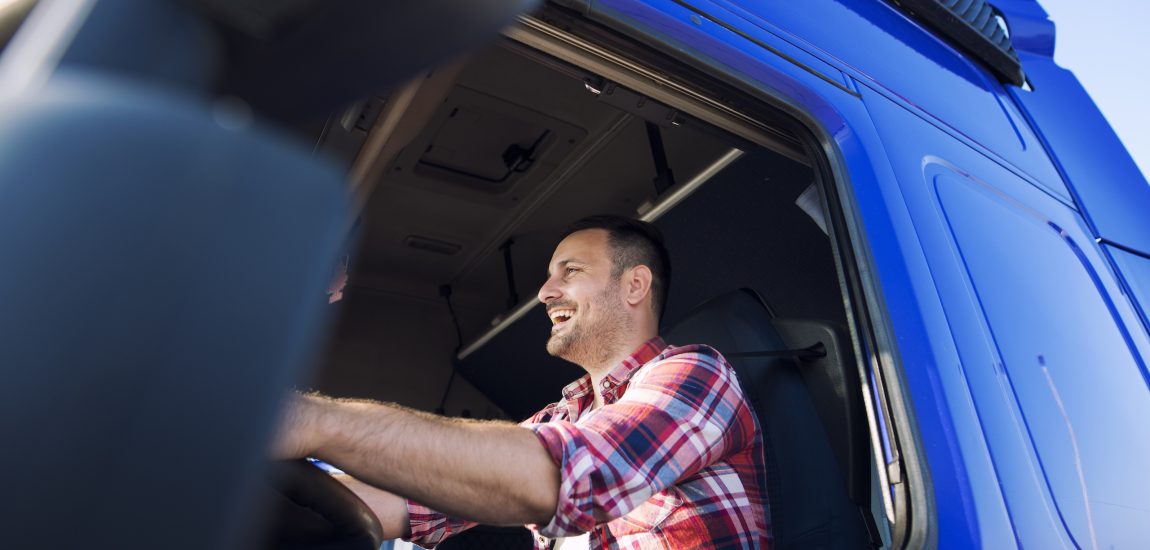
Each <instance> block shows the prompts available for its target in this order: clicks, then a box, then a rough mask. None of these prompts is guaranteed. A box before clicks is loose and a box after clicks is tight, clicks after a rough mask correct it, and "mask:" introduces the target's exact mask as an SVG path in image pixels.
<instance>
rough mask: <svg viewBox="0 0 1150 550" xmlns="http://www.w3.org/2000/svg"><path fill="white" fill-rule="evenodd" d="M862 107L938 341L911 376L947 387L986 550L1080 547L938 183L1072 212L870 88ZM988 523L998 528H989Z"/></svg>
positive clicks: (921, 303)
mask: <svg viewBox="0 0 1150 550" xmlns="http://www.w3.org/2000/svg"><path fill="white" fill-rule="evenodd" d="M863 99H864V101H865V102H866V105H867V109H868V110H869V112H870V114H871V115H872V117H873V118H874V121H875V124H876V126H877V129H878V132H879V136H880V138H882V139H883V142H884V143H883V145H884V147H885V148H886V150H887V153H888V157H889V159H890V163H891V167H892V170H893V172H894V177H895V178H896V179H897V182H896V183H895V184H894V185H892V186H891V187H892V189H891V190H890V191H889V192H890V193H891V194H892V195H894V196H897V197H898V198H899V199H901V200H902V201H904V206H903V208H905V209H906V210H907V211H908V213H907V216H908V217H909V219H910V220H911V222H908V223H907V224H906V225H904V226H902V227H900V228H899V229H900V233H901V234H900V238H901V239H902V240H904V241H907V243H906V244H905V245H904V250H905V252H904V255H905V257H906V258H907V259H906V261H907V263H908V265H913V264H914V263H917V262H918V261H922V262H923V263H924V264H925V265H924V266H923V267H921V268H918V269H916V270H914V271H912V273H913V277H912V279H911V280H910V281H908V282H907V287H906V289H905V290H903V291H902V293H903V294H907V293H909V292H913V293H914V294H916V295H917V296H918V307H919V309H920V310H921V312H922V313H921V314H922V315H923V316H924V320H925V321H926V322H927V323H929V327H930V328H929V332H927V333H926V334H925V335H924V337H927V338H929V345H930V346H932V347H933V348H934V350H935V351H934V353H935V355H936V357H937V359H935V361H936V364H935V365H934V366H930V365H928V364H916V363H911V362H910V361H905V363H906V364H907V365H908V366H907V371H908V372H913V371H915V370H925V371H927V372H928V373H929V374H930V376H931V377H932V378H935V379H937V380H938V382H937V385H938V386H939V390H938V393H939V394H941V396H942V397H940V401H942V402H943V403H944V404H945V405H946V406H947V407H948V408H949V409H950V414H951V415H952V418H953V419H954V422H955V427H954V430H955V432H956V433H957V434H959V435H958V437H957V438H956V439H957V444H958V445H959V447H960V451H961V452H960V456H961V459H962V461H963V463H964V468H965V470H966V472H967V474H966V475H969V476H971V477H972V482H971V486H972V490H971V494H970V495H969V496H967V498H970V499H971V500H973V501H974V502H973V504H972V505H971V506H972V507H973V508H974V509H975V510H976V513H977V516H978V520H979V526H980V528H981V529H982V531H984V532H985V533H987V534H985V535H983V536H982V537H981V540H982V545H983V546H989V547H995V548H998V547H1005V546H1007V545H1008V543H1007V542H1006V541H1007V540H1009V539H1010V538H1013V537H1011V536H1010V535H1004V534H1003V533H1002V531H1007V532H1012V535H1014V536H1017V537H1018V540H1019V541H1020V542H1022V544H1024V545H1027V546H1032V547H1035V548H1069V547H1072V546H1073V544H1072V543H1071V541H1070V539H1069V537H1068V536H1067V535H1066V533H1065V530H1064V529H1063V528H1062V526H1061V523H1060V522H1059V521H1058V520H1057V515H1058V511H1057V509H1056V508H1055V505H1054V500H1053V497H1052V496H1051V495H1050V494H1049V491H1048V489H1047V488H1046V487H1045V485H1044V484H1042V483H1040V482H1039V478H1040V477H1041V474H1040V467H1039V464H1038V460H1037V458H1036V456H1035V455H1034V452H1033V450H1032V445H1031V444H1030V441H1029V437H1028V436H1027V434H1026V432H1025V426H1024V424H1023V422H1022V418H1021V413H1020V412H1019V410H1018V407H1017V405H1016V404H1015V400H1014V398H1013V396H1012V395H1010V392H1009V391H1008V389H1006V388H1004V386H1003V384H1002V380H1003V378H1004V377H1003V376H1002V369H1001V361H998V360H996V359H995V355H994V352H993V349H992V346H991V344H990V342H989V341H988V339H987V337H986V336H985V333H986V331H985V330H984V321H982V314H981V312H980V311H979V310H977V309H975V308H974V307H972V305H971V304H972V303H973V300H974V298H973V296H972V295H973V293H972V292H971V291H969V290H968V287H969V285H968V284H967V283H966V280H965V278H964V275H963V273H964V269H963V267H962V265H961V263H960V262H959V260H958V256H957V253H956V252H955V250H954V247H953V245H952V244H951V243H952V238H951V237H950V235H949V230H947V228H946V226H945V224H944V223H943V215H942V212H941V210H940V207H939V206H938V201H937V198H936V196H935V193H934V190H933V180H934V179H935V178H936V176H937V175H938V174H941V173H948V174H969V173H972V172H973V173H975V174H979V175H980V177H982V178H986V179H990V180H992V181H995V182H998V183H1000V184H1002V183H1004V184H1013V186H1014V187H1016V188H1017V189H1018V190H1020V191H1022V192H1025V193H1029V195H1030V196H1032V198H1036V199H1040V200H1041V199H1045V200H1046V201H1047V202H1048V203H1049V204H1052V205H1058V206H1059V207H1061V208H1063V209H1064V210H1068V209H1066V207H1065V206H1064V205H1061V204H1060V203H1059V202H1057V201H1055V200H1053V199H1051V198H1050V197H1049V196H1048V195H1046V194H1044V193H1042V192H1041V191H1039V190H1038V189H1037V188H1035V187H1033V186H1031V185H1029V184H1028V183H1027V182H1025V181H1023V180H1021V179H1020V178H1018V177H1017V176H1016V175H1014V174H1012V173H1011V172H1009V171H1007V170H1005V169H1004V168H1002V167H1001V166H999V165H998V164H996V163H994V162H992V161H991V160H990V159H988V158H986V157H984V156H982V155H980V154H978V153H977V152H976V151H975V150H974V149H971V148H969V147H966V146H965V145H963V144H962V143H959V142H957V141H956V140H954V139H953V138H952V137H951V136H949V135H947V134H946V133H944V132H942V131H940V130H938V129H937V128H935V127H933V126H930V125H928V124H925V123H923V122H922V121H921V120H919V119H918V118H917V117H916V116H915V115H914V114H913V113H911V112H910V111H908V110H907V109H904V108H902V107H900V106H899V105H897V104H895V103H893V102H891V101H890V100H888V99H887V98H885V97H883V96H881V95H878V94H877V93H875V92H873V91H871V90H869V89H863ZM956 166H961V167H962V168H961V169H959V168H957V167H956ZM961 177H966V176H965V175H963V176H961ZM908 226H909V227H908ZM916 256H917V257H918V258H921V260H918V259H916V258H915V257H916ZM888 299H889V298H888ZM920 360H921V358H920ZM920 391H921V390H920ZM917 398H918V395H916V399H917ZM921 414H926V413H921ZM924 431H925V429H924ZM964 433H965V435H963V434H964ZM983 468H990V469H991V472H990V473H989V474H987V473H983V474H982V476H984V477H986V478H987V479H986V480H982V481H981V482H978V480H977V479H976V478H975V474H976V473H978V472H981V471H982V469H983ZM990 483H992V484H994V486H995V488H996V489H998V490H1000V491H1001V493H1002V496H1001V497H1000V498H1005V501H1006V507H1007V509H1008V511H1009V515H1008V516H1007V517H1001V516H1000V515H999V513H998V512H996V508H995V507H990V506H987V505H986V502H987V501H989V500H990V499H991V497H990V495H989V490H988V489H984V490H982V491H981V492H977V491H976V489H977V488H978V487H980V486H983V485H982V484H990ZM988 524H989V525H991V526H994V527H995V528H996V529H992V528H991V527H989V526H987V527H984V526H985V525H988ZM1004 524H1005V525H1004Z"/></svg>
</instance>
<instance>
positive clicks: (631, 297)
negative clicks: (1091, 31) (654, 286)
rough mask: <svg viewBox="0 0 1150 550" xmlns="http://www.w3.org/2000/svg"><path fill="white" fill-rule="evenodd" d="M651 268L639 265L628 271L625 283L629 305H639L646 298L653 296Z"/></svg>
mask: <svg viewBox="0 0 1150 550" xmlns="http://www.w3.org/2000/svg"><path fill="white" fill-rule="evenodd" d="M651 277H652V275H651V268H649V267H647V266H645V265H641V264H640V265H637V266H635V267H632V268H631V269H628V270H627V272H626V274H625V277H624V281H625V282H626V284H627V303H628V304H630V305H633V306H635V305H639V304H641V303H642V302H643V299H644V298H647V297H649V296H651Z"/></svg>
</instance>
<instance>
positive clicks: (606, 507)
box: [528, 346, 755, 537]
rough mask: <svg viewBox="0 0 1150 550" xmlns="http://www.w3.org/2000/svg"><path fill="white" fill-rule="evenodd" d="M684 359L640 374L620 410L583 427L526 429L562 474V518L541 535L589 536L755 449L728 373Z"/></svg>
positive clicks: (713, 358)
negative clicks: (734, 455) (718, 464)
mask: <svg viewBox="0 0 1150 550" xmlns="http://www.w3.org/2000/svg"><path fill="white" fill-rule="evenodd" d="M677 351H679V353H676V354H675V355H672V356H670V357H667V358H664V359H662V360H658V361H655V362H652V363H649V364H647V365H644V366H643V367H640V369H639V370H638V371H636V373H635V375H634V376H633V377H632V379H631V381H630V383H629V385H628V387H627V390H626V391H625V392H624V394H623V396H622V397H621V398H620V399H619V400H618V401H616V402H615V403H612V404H610V405H606V406H603V407H601V408H600V409H599V410H597V411H594V412H593V413H591V414H590V415H588V416H586V417H585V418H583V419H582V420H580V421H579V422H578V423H572V422H567V421H557V422H548V423H545V424H534V425H529V426H528V427H530V428H531V429H532V430H533V431H534V432H535V434H536V436H537V437H538V438H539V440H540V441H541V442H542V443H543V445H544V446H545V447H546V448H547V450H548V451H549V452H550V453H551V456H552V458H553V459H554V460H555V462H556V464H558V465H559V469H560V482H559V502H558V505H557V508H556V512H555V516H554V517H553V518H552V520H551V522H550V523H549V524H547V525H545V526H535V527H534V528H535V529H536V530H537V531H538V532H539V533H541V534H543V535H544V536H547V537H566V536H573V535H577V534H580V533H585V532H588V531H590V530H591V529H592V528H594V526H595V525H596V524H598V523H602V522H605V521H610V520H612V519H615V518H618V517H621V516H623V515H625V514H627V513H628V512H630V511H631V510H633V509H634V508H636V507H637V506H639V505H640V504H642V503H643V502H644V501H646V500H647V499H649V498H650V497H651V496H652V495H653V494H655V493H656V492H658V491H661V490H663V489H665V488H666V487H669V486H671V485H674V484H676V483H677V482H678V481H679V480H681V479H684V478H687V477H690V476H692V475H694V474H695V473H697V472H698V471H700V470H702V469H703V468H705V467H707V466H710V465H711V464H714V463H715V462H718V461H720V460H722V459H723V458H724V457H726V456H728V455H730V454H731V453H733V452H735V451H738V450H741V449H742V448H744V447H745V446H746V445H748V444H750V443H751V442H752V441H753V438H754V430H755V425H754V420H753V414H751V412H750V409H749V407H748V406H747V404H746V401H745V399H744V398H743V393H742V390H741V389H740V387H739V384H738V382H737V380H736V378H735V373H734V371H733V369H731V367H730V365H728V364H727V363H726V362H725V361H724V360H723V359H722V357H721V356H720V355H719V354H718V352H716V351H715V350H713V349H711V348H709V347H706V346H689V347H687V348H679V349H678V350H677Z"/></svg>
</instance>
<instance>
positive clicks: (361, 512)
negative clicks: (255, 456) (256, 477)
mask: <svg viewBox="0 0 1150 550" xmlns="http://www.w3.org/2000/svg"><path fill="white" fill-rule="evenodd" d="M271 481H272V485H273V487H274V490H273V491H271V493H272V494H271V498H270V499H269V500H271V502H270V504H269V506H268V513H269V516H270V517H269V519H268V521H267V524H268V527H267V530H266V531H265V537H264V545H263V546H262V547H263V548H266V549H268V550H272V549H275V550H296V549H298V550H303V549H307V550H321V549H322V550H377V549H378V548H379V546H380V544H382V542H383V528H381V527H380V525H379V519H378V518H376V516H375V513H373V512H372V511H371V509H370V508H368V506H367V504H365V503H364V502H363V501H362V500H360V498H359V497H357V496H356V495H355V493H353V492H352V491H351V490H350V489H348V488H347V487H345V486H344V485H343V484H342V483H340V482H339V481H338V480H336V479H334V478H332V476H331V475H329V474H328V473H327V472H324V471H323V470H320V469H319V468H317V467H315V466H313V465H312V464H310V463H308V462H307V461H306V460H290V461H281V462H276V463H273V464H272V476H271Z"/></svg>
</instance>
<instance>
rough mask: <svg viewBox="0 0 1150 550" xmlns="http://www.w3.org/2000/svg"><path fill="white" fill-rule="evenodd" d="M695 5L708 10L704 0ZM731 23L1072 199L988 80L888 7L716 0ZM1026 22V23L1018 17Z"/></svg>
mask: <svg viewBox="0 0 1150 550" xmlns="http://www.w3.org/2000/svg"><path fill="white" fill-rule="evenodd" d="M694 3H699V4H700V5H705V3H704V1H703V0H694ZM714 3H715V5H719V6H725V7H726V8H727V9H729V10H730V13H731V14H732V15H731V16H730V19H729V20H730V21H731V22H732V23H733V24H736V25H737V24H740V23H741V24H742V25H760V26H762V27H763V28H766V29H770V30H771V31H772V32H775V33H777V34H779V35H781V36H784V37H787V38H788V39H790V40H793V41H795V42H796V43H797V44H800V45H801V46H802V47H804V48H806V49H809V50H810V51H812V52H814V53H816V55H820V56H823V57H824V58H826V59H827V60H828V62H830V63H831V64H833V65H836V66H838V67H841V68H843V69H844V70H846V71H847V72H848V74H850V75H851V76H853V77H855V78H859V79H861V80H863V81H864V82H867V83H868V85H870V86H871V87H872V88H874V89H876V90H879V91H881V92H883V93H884V94H885V95H887V96H888V97H891V98H892V99H895V100H896V101H899V102H902V103H904V104H906V105H908V106H911V107H913V108H916V109H921V110H922V111H923V113H924V114H925V115H927V116H929V117H932V118H935V119H937V120H938V121H939V122H940V123H941V124H945V125H946V126H947V127H948V128H951V129H953V131H954V132H955V133H957V134H959V135H961V136H963V137H964V138H967V139H970V140H971V141H973V142H975V143H977V144H979V145H980V146H982V147H984V148H985V149H986V150H988V151H992V152H993V154H995V155H997V156H1000V157H1002V158H1003V159H1005V160H1006V161H1007V162H1009V163H1010V164H1011V165H1013V166H1016V167H1017V168H1018V169H1019V170H1021V171H1023V172H1024V173H1026V174H1028V175H1029V176H1030V177H1031V178H1033V179H1034V180H1036V182H1037V183H1039V184H1040V185H1042V186H1044V187H1046V188H1048V189H1049V190H1050V191H1051V192H1052V193H1054V194H1056V195H1059V196H1063V197H1066V198H1067V199H1068V200H1069V197H1070V195H1069V193H1068V191H1067V190H1066V188H1065V184H1064V183H1063V182H1062V181H1061V178H1060V177H1059V175H1058V173H1057V171H1055V170H1054V168H1053V165H1052V164H1051V163H1050V160H1049V158H1048V157H1047V155H1046V153H1045V151H1043V149H1042V147H1041V143H1040V141H1039V140H1038V138H1037V137H1036V136H1035V135H1034V133H1033V131H1032V130H1031V129H1030V128H1029V127H1028V126H1027V124H1026V121H1025V119H1024V118H1023V117H1022V115H1021V114H1020V113H1018V112H1017V110H1016V108H1015V107H1014V106H1013V105H1012V102H1011V99H1010V97H1009V96H1008V95H1007V94H1006V92H1005V91H1004V89H1003V87H1002V86H1001V85H999V84H998V83H997V82H996V81H995V80H994V78H993V77H992V76H990V75H989V73H988V72H987V71H986V70H985V69H983V68H982V67H981V66H980V65H977V64H975V63H974V62H972V61H970V60H969V59H968V58H967V57H965V56H964V55H963V54H962V53H960V52H959V51H957V50H955V49H954V48H952V47H951V46H949V45H948V44H946V43H944V42H943V41H942V40H940V39H938V38H936V37H935V36H934V35H933V34H931V33H930V32H929V31H927V30H925V29H923V28H922V27H921V26H920V25H918V24H917V23H916V22H914V21H912V20H910V19H908V18H907V17H906V16H905V15H903V14H902V13H901V12H899V11H897V10H896V9H894V8H893V7H892V6H890V5H889V3H887V2H876V1H874V0H808V1H806V2H757V1H746V0H714ZM1020 19H1021V18H1020Z"/></svg>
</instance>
